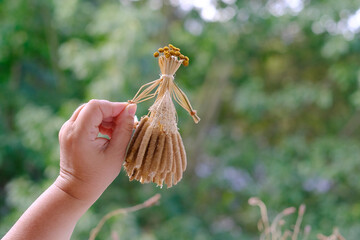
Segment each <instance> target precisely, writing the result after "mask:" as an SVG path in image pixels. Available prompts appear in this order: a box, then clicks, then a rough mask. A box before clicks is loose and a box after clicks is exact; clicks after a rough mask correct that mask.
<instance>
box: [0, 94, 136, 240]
mask: <svg viewBox="0 0 360 240" xmlns="http://www.w3.org/2000/svg"><path fill="white" fill-rule="evenodd" d="M135 111H136V105H129V104H127V103H112V102H108V101H104V100H92V101H90V102H89V103H87V104H84V105H82V106H81V107H79V108H78V109H77V110H76V111H75V112H74V114H73V115H72V117H71V118H70V119H69V120H68V121H67V122H66V123H65V124H64V125H63V127H62V128H61V130H60V133H59V142H60V174H59V177H58V178H57V179H56V181H55V182H54V183H53V184H52V185H51V186H50V187H49V188H48V189H47V190H46V191H45V192H44V193H43V194H42V195H41V196H40V197H39V198H38V199H37V200H36V201H35V202H34V203H33V204H32V205H31V206H30V207H29V208H28V209H27V210H26V212H25V213H24V214H23V215H22V216H21V217H20V219H19V220H18V221H17V222H16V224H15V225H14V226H13V227H12V228H11V229H10V231H9V232H8V233H7V234H6V235H5V237H4V238H3V240H10V239H11V240H12V239H55V240H56V239H70V237H71V234H72V232H73V230H74V228H75V225H76V223H77V221H78V220H79V218H80V217H81V216H82V215H83V214H84V213H85V212H86V211H87V209H88V208H89V207H90V206H91V205H92V204H93V203H94V202H95V201H96V200H97V199H98V198H99V197H100V195H101V194H102V193H103V192H104V191H105V189H106V188H107V187H108V186H109V185H110V183H111V182H112V181H113V180H114V179H115V178H116V176H117V175H118V174H119V172H120V169H121V166H122V163H123V160H124V156H125V151H126V147H127V144H128V142H129V140H130V137H131V133H132V127H133V121H134V114H135ZM99 133H102V134H106V135H108V136H109V137H110V140H108V139H105V138H99V137H98V134H99Z"/></svg>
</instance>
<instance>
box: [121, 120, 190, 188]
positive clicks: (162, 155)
mask: <svg viewBox="0 0 360 240" xmlns="http://www.w3.org/2000/svg"><path fill="white" fill-rule="evenodd" d="M151 123H152V120H151V118H149V117H148V116H145V117H143V118H142V119H141V121H140V124H139V125H138V127H137V128H136V130H135V133H134V136H133V138H132V140H131V142H130V145H129V149H128V152H127V156H126V159H125V164H124V167H125V170H126V172H127V175H128V176H129V178H130V180H134V179H135V180H138V181H140V182H141V183H148V182H154V183H156V184H157V185H158V186H160V187H162V186H163V184H164V183H165V184H166V185H167V187H168V188H170V187H172V186H174V185H176V184H177V183H178V182H179V181H180V180H181V179H182V175H183V172H184V171H185V169H186V153H185V149H184V145H183V142H182V139H181V136H180V134H179V132H178V131H176V132H173V133H166V132H165V131H163V130H162V129H161V127H160V126H157V125H154V124H151Z"/></svg>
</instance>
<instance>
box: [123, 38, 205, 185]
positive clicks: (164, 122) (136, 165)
mask: <svg viewBox="0 0 360 240" xmlns="http://www.w3.org/2000/svg"><path fill="white" fill-rule="evenodd" d="M154 57H156V58H158V60H159V67H160V71H161V76H160V78H159V79H157V80H155V81H152V82H150V83H147V84H145V85H143V86H142V87H141V88H140V89H139V91H138V92H137V93H136V95H135V97H134V98H133V99H132V100H130V101H129V102H130V103H140V102H143V101H146V100H149V99H151V98H153V97H156V100H155V102H154V104H153V105H152V106H151V107H150V108H149V114H148V115H146V116H144V117H142V118H141V120H140V123H139V124H138V125H137V127H136V130H135V133H134V136H133V137H132V139H131V142H130V145H129V148H128V152H127V155H126V159H125V163H124V167H125V170H126V172H127V174H128V176H129V178H130V180H133V179H136V180H138V181H140V182H141V183H148V182H154V183H156V184H157V185H158V186H160V187H162V186H163V183H165V184H166V185H167V187H168V188H170V187H172V186H173V185H176V184H177V183H178V182H179V181H180V180H181V178H182V175H183V172H184V171H185V169H186V164H187V160H186V152H185V148H184V144H183V141H182V138H181V136H180V133H179V131H178V127H177V118H176V109H175V106H174V103H173V101H172V99H175V101H176V102H177V103H179V105H180V106H182V107H183V108H184V109H185V110H186V111H188V112H189V114H190V115H191V116H192V118H193V120H194V121H195V123H198V122H199V121H200V118H199V117H198V116H197V115H196V111H194V110H193V108H192V107H191V104H190V102H189V100H188V98H187V97H186V95H185V93H184V92H183V91H182V90H181V89H180V88H179V87H178V86H177V85H176V83H175V82H174V74H175V72H176V71H177V70H178V69H179V67H180V66H181V64H183V65H184V66H187V65H188V64H189V58H188V57H186V56H184V55H182V54H181V53H180V49H179V48H176V47H174V46H173V45H171V44H169V46H165V47H163V48H159V49H158V52H155V53H154ZM155 89H156V90H155ZM153 90H155V91H154V92H153ZM152 92H153V93H152Z"/></svg>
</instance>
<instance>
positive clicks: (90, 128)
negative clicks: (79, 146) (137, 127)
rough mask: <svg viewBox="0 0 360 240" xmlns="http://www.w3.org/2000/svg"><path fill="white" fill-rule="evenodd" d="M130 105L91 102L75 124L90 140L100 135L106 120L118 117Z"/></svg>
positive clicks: (103, 101)
mask: <svg viewBox="0 0 360 240" xmlns="http://www.w3.org/2000/svg"><path fill="white" fill-rule="evenodd" d="M127 105H128V103H125V102H109V101H106V100H95V99H93V100H90V101H89V102H88V103H87V104H86V105H85V106H84V107H83V109H81V111H80V112H79V114H78V117H77V119H76V120H75V122H74V125H75V127H76V128H77V129H78V130H80V132H84V133H86V134H87V135H88V136H89V137H90V140H95V139H96V138H97V136H98V134H99V126H100V125H101V123H102V121H103V120H104V119H106V118H113V117H116V116H118V115H119V114H120V113H121V112H122V111H123V110H124V109H125V108H126V106H127Z"/></svg>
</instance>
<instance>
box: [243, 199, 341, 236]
mask: <svg viewBox="0 0 360 240" xmlns="http://www.w3.org/2000/svg"><path fill="white" fill-rule="evenodd" d="M249 204H250V205H251V206H258V207H259V208H260V214H261V219H260V220H259V222H258V229H259V231H260V233H261V235H260V240H289V239H291V240H300V239H302V240H307V239H308V238H309V234H310V231H311V226H310V225H306V226H305V227H304V228H303V229H302V228H301V223H302V220H303V216H304V214H305V210H306V207H305V205H304V204H302V205H300V207H299V209H298V216H297V219H296V223H295V226H294V227H293V229H292V230H290V229H283V227H284V225H285V220H284V217H286V216H288V215H291V214H293V213H295V212H296V208H295V207H289V208H286V209H284V210H283V211H282V212H280V213H279V214H278V215H276V217H275V218H274V219H273V221H272V222H270V221H269V218H268V213H267V208H266V205H265V203H264V202H262V201H261V200H260V199H259V198H256V197H252V198H250V199H249ZM300 236H301V238H300ZM317 238H318V239H319V240H345V238H344V237H343V236H342V235H341V234H340V232H339V230H338V229H337V228H334V230H333V233H332V234H331V235H330V236H325V235H323V234H318V235H317Z"/></svg>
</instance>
